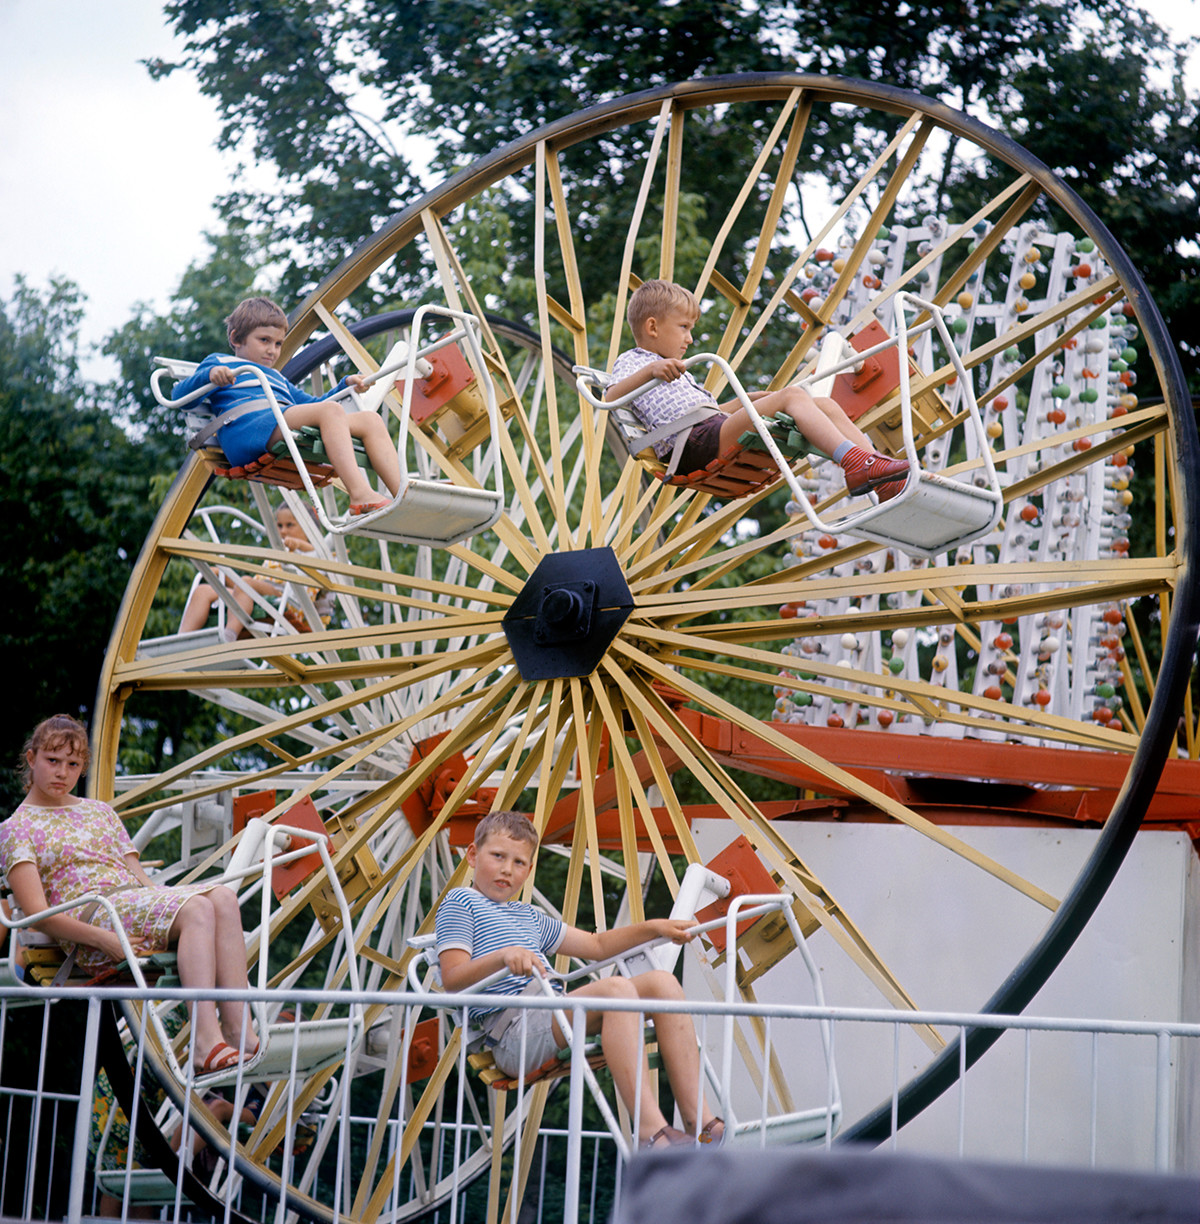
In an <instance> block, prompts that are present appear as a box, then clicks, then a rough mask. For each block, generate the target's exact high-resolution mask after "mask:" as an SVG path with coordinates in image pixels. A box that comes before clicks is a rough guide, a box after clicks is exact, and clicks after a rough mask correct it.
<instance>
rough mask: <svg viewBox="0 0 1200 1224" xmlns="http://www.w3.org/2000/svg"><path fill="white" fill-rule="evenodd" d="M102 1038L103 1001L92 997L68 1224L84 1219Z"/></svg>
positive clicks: (69, 1192) (84, 1053)
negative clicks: (93, 1102)
mask: <svg viewBox="0 0 1200 1224" xmlns="http://www.w3.org/2000/svg"><path fill="white" fill-rule="evenodd" d="M99 1038H100V999H99V997H98V996H97V995H92V997H91V998H90V999H88V1005H87V1028H86V1029H85V1031H84V1037H83V1067H82V1068H81V1069H80V1072H79V1108H78V1110H77V1111H76V1113H75V1140H74V1147H73V1148H72V1151H71V1182H70V1189H69V1191H68V1194H67V1220H68V1224H78V1222H79V1220H80V1219H81V1218H82V1217H83V1188H84V1182H85V1181H86V1179H87V1167H88V1135H89V1131H90V1129H91V1125H92V1097H93V1095H94V1094H95V1090H96V1046H97V1043H98V1042H99Z"/></svg>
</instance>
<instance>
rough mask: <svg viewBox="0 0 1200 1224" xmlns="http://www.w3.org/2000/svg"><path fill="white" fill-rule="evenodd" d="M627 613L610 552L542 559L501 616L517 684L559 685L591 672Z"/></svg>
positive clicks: (621, 578) (628, 603)
mask: <svg viewBox="0 0 1200 1224" xmlns="http://www.w3.org/2000/svg"><path fill="white" fill-rule="evenodd" d="M632 611H633V594H632V592H631V591H630V589H629V584H628V583H627V582H626V581H625V575H624V574H623V573H622V572H621V567H620V565H619V564H618V562H617V557H616V554H615V553H614V552H613V550H612V549H611V548H585V549H581V550H579V551H577V552H565V553H555V554H553V555H551V556H549V557H543V558H542V560H541V561H540V562H539V563H538V565H537V567H536V568H535V569H534V571H533V573H532V574H530V575H529V581H528V582H526V584H525V586H524V588H523V589H522V591H521V593H520V594H519V595H518V596H517V598H516V600H515V601H514V602H513V605H512V607H511V608H510V609H509V610H508V612H507V613H506V614H505V616H504V622H503V624H504V634H505V636H506V637H507V638H508V644H509V646H510V647H511V648H512V652H513V658H514V659H516V661H517V667H518V669H519V670H520V672H521V678H522V679H523V680H564V679H568V678H570V677H579V676H589V675H591V673H592V672H593V671H595V670H596V667H597V665H598V664H599V662H600V660H601V659H602V658H603V657H604V653H605V651H606V650H608V648H609V646H610V644H611V643H612V641H613V639H614V638H615V637H616V636H617V634H618V632H619V631H620V629H621V626H622V625H623V624H624V623H625V621H626V620H628V618H629V614H630V613H631V612H632Z"/></svg>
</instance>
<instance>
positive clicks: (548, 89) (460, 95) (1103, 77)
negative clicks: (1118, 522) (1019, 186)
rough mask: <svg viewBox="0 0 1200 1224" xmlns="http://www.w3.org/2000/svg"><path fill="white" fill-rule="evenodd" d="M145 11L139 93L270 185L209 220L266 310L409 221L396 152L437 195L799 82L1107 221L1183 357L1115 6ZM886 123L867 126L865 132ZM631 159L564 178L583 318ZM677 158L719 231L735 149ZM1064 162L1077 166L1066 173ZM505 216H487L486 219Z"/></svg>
mask: <svg viewBox="0 0 1200 1224" xmlns="http://www.w3.org/2000/svg"><path fill="white" fill-rule="evenodd" d="M165 11H166V13H167V16H168V18H169V19H170V20H171V21H172V22H173V24H174V25H175V28H176V29H177V31H178V32H179V34H180V35H181V36H182V37H183V38H184V40H185V51H184V54H183V55H182V57H181V58H180V59H179V61H178V62H177V63H164V62H161V61H158V62H155V63H153V64H152V65H151V66H150V67H151V71H152V72H153V73H154V74H155V75H157V76H165V75H167V74H169V73H170V72H173V71H176V70H179V69H186V70H189V71H192V72H195V73H196V74H197V76H198V78H199V80H200V83H201V88H202V89H203V90H204V92H205V93H207V94H209V95H210V96H211V97H213V98H214V100H215V101H216V103H217V107H218V110H219V112H220V114H221V117H222V121H223V125H224V126H223V129H222V136H221V144H222V146H223V147H225V148H230V149H235V148H236V149H243V150H245V151H246V155H247V159H250V158H253V159H254V160H255V161H257V162H258V163H260V164H261V163H264V162H265V163H267V164H268V165H270V166H271V167H273V169H274V170H275V172H276V174H277V176H278V180H279V190H274V189H273V190H270V191H267V192H257V193H256V192H253V191H250V190H247V189H238V190H235V191H234V192H233V193H231V194H230V195H229V196H228V197H227V198H226V199H225V200H224V201H223V204H222V207H223V209H224V212H225V215H226V216H227V217H230V218H233V217H238V218H248V219H249V220H250V221H251V223H252V225H253V226H254V227H255V228H257V229H260V230H261V231H262V232H264V234H267V233H269V235H270V238H271V240H272V243H273V246H272V250H273V253H274V254H275V255H276V256H277V257H279V258H280V259H281V260H282V263H283V272H282V275H281V283H282V286H283V289H284V291H285V292H286V293H288V294H292V295H295V296H298V295H299V294H301V293H302V292H304V291H307V290H308V289H310V288H312V286H313V285H314V284H315V283H316V281H317V280H318V279H319V277H320V275H321V274H323V273H324V272H327V271H328V270H330V269H331V268H332V267H334V266H335V265H336V263H337V262H339V261H340V260H341V259H342V258H343V257H344V256H345V255H346V254H347V253H348V252H349V251H350V249H351V248H352V246H353V245H354V244H355V243H356V242H357V241H359V240H361V239H362V238H364V237H365V236H367V235H368V234H370V233H372V232H373V231H374V230H375V229H376V228H377V227H378V226H379V225H380V224H381V223H382V222H383V221H384V220H386V219H387V218H388V217H389V216H391V215H393V214H394V213H395V212H396V211H397V210H398V209H399V208H400V207H401V206H402V205H404V204H405V203H407V202H408V201H409V200H410V199H411V197H412V195H413V193H414V192H415V191H416V190H417V173H416V171H415V168H414V166H413V164H412V163H411V160H410V157H409V156H408V155H407V154H406V153H405V152H402V150H407V149H411V148H413V147H415V146H414V145H413V143H412V138H413V137H420V138H423V139H424V140H426V141H428V142H430V143H431V144H432V147H433V150H434V151H433V153H432V156H431V165H432V167H433V169H434V170H435V171H439V172H443V173H448V172H451V171H453V170H455V169H457V168H460V167H462V166H463V165H465V164H467V163H468V162H470V161H473V160H475V159H477V158H479V157H482V156H485V155H487V154H489V153H491V152H493V151H494V150H495V149H496V148H497V146H498V145H500V144H502V143H504V142H507V141H509V140H512V139H514V138H516V137H518V136H520V135H522V134H524V133H527V132H529V131H531V130H533V129H535V128H536V127H538V126H539V125H541V124H543V123H546V122H549V121H551V120H554V119H558V118H561V117H564V116H566V115H569V114H570V113H572V112H574V111H576V110H578V109H580V108H582V107H586V106H589V105H592V104H594V103H597V102H601V101H604V100H607V99H610V98H613V97H616V96H619V95H621V94H624V93H628V92H633V91H636V90H639V89H644V88H649V87H652V86H655V85H661V84H664V83H667V82H671V81H678V80H684V79H687V78H689V77H693V76H696V75H700V74H713V73H727V72H746V71H769V70H792V69H794V68H796V67H797V66H799V67H800V68H803V69H807V70H812V71H820V72H834V73H838V74H841V75H846V76H853V77H861V78H865V79H869V80H878V81H886V82H887V83H889V84H893V85H898V86H901V87H903V88H907V89H913V90H922V91H925V92H927V93H930V94H932V95H934V96H936V97H938V98H940V99H942V100H944V101H945V102H947V103H948V104H950V105H952V106H955V107H958V108H961V109H966V110H969V111H971V112H972V113H976V114H979V113H982V114H984V116H985V117H989V118H990V119H991V120H992V121H993V122H996V123H998V124H1000V125H1001V126H1002V127H1006V128H1008V130H1010V131H1011V132H1012V133H1013V134H1014V135H1015V136H1016V137H1017V138H1018V139H1024V140H1025V141H1026V143H1027V144H1028V145H1029V146H1030V147H1031V149H1032V150H1033V151H1034V152H1035V153H1037V154H1038V155H1039V156H1042V157H1043V158H1044V159H1045V160H1046V161H1047V162H1048V163H1049V164H1050V165H1051V166H1052V167H1054V168H1057V169H1060V170H1061V171H1063V172H1064V173H1065V174H1066V176H1067V178H1068V180H1069V181H1071V182H1072V184H1073V185H1076V186H1078V187H1080V188H1081V190H1082V193H1083V194H1084V195H1085V197H1090V201H1091V202H1092V203H1094V204H1095V205H1096V207H1097V211H1098V212H1099V213H1100V215H1101V216H1104V217H1113V216H1115V217H1116V218H1117V220H1118V222H1119V224H1118V225H1117V226H1116V228H1117V229H1118V230H1119V237H1120V240H1121V241H1122V243H1123V245H1124V246H1125V247H1126V250H1127V251H1128V252H1129V254H1130V255H1131V256H1132V257H1133V259H1134V261H1135V263H1136V264H1137V265H1138V266H1139V267H1140V268H1141V269H1142V271H1143V274H1144V275H1145V276H1146V278H1147V281H1148V283H1149V284H1150V288H1151V290H1152V292H1153V293H1154V295H1155V297H1156V299H1157V300H1158V301H1159V303H1160V306H1161V307H1162V308H1163V309H1164V311H1165V312H1166V313H1167V314H1168V323H1169V325H1170V326H1171V327H1172V328H1173V329H1176V330H1178V331H1179V332H1180V334H1181V335H1182V336H1183V337H1185V344H1184V347H1185V351H1186V352H1188V353H1189V354H1192V355H1193V356H1194V355H1195V354H1196V352H1197V345H1196V343H1195V329H1196V327H1197V324H1196V322H1195V318H1196V311H1195V309H1194V307H1195V305H1196V298H1195V295H1196V293H1197V292H1200V291H1198V290H1196V288H1195V284H1196V281H1195V277H1194V272H1195V268H1194V264H1195V257H1194V254H1192V255H1189V253H1188V252H1189V250H1191V249H1192V248H1189V247H1188V245H1187V244H1188V242H1189V241H1190V240H1192V239H1193V238H1194V235H1195V231H1196V216H1197V211H1198V210H1197V207H1196V201H1197V197H1198V195H1200V165H1198V163H1197V155H1196V150H1195V141H1194V129H1195V124H1196V100H1195V98H1194V97H1189V95H1188V94H1187V92H1186V90H1185V88H1184V86H1183V83H1182V74H1181V64H1180V62H1179V61H1178V60H1177V59H1173V58H1172V56H1171V54H1170V52H1169V48H1168V43H1167V39H1166V36H1165V35H1164V33H1163V31H1162V30H1161V29H1159V27H1158V26H1157V25H1155V24H1154V23H1153V22H1152V21H1151V20H1150V19H1149V18H1148V17H1147V16H1146V14H1145V13H1144V12H1142V10H1140V9H1139V8H1137V7H1136V6H1134V5H1129V4H1125V3H1122V2H1121V0H1000V2H992V3H988V4H981V3H978V2H977V0H941V2H937V3H932V2H930V3H921V4H910V5H898V6H868V7H864V6H863V5H861V4H858V3H854V2H853V0H831V2H830V3H825V4H821V5H817V4H814V3H811V0H809V2H802V3H783V2H782V0H766V2H763V3H750V2H749V0H720V2H714V0H677V2H676V3H673V4H670V5H651V4H647V3H643V2H636V0H623V2H622V0H539V2H538V3H527V2H523V3H515V2H514V0H498V2H497V0H490V2H488V3H484V2H483V0H414V2H413V3H409V4H405V5H395V4H392V3H391V2H390V0H363V3H361V4H358V5H352V6H351V5H335V4H332V3H329V2H328V0H236V2H235V3H222V4H218V3H215V0H169V2H168V3H167V4H166V6H165ZM1160 80H1161V81H1162V82H1164V83H1163V84H1158V83H1157V82H1158V81H1160ZM1068 110H1070V117H1069V119H1068V118H1067V117H1066V113H1065V112H1067V111H1068ZM891 122H892V120H890V119H889V118H888V117H887V116H879V117H878V120H877V123H878V127H879V132H878V133H877V134H878V135H880V136H881V135H883V134H885V133H886V132H887V131H888V128H889V125H890V124H891ZM643 139H644V135H643V134H642V133H640V132H638V131H626V132H622V133H614V134H610V135H608V136H605V137H600V138H597V139H596V140H595V141H594V142H593V144H594V156H592V157H591V158H590V159H588V164H589V165H590V171H589V172H583V173H584V178H583V180H582V181H581V180H580V177H579V176H580V174H581V171H580V167H579V164H578V163H575V164H574V165H573V175H574V185H575V186H576V188H577V190H576V193H575V197H574V200H575V201H578V206H577V207H575V208H574V211H573V222H574V224H575V225H576V227H577V233H578V236H579V239H580V241H579V250H580V252H581V259H582V260H583V264H582V266H581V276H582V277H583V279H584V283H585V288H586V289H587V290H588V293H589V297H590V298H591V299H593V300H595V299H596V298H598V297H599V296H601V293H602V291H603V290H602V288H601V292H597V291H596V290H597V285H599V286H601V287H603V286H604V285H607V284H611V283H612V281H613V279H614V277H615V268H614V265H615V261H616V259H617V258H618V257H619V256H618V252H619V249H620V241H621V239H622V238H623V235H624V232H625V227H626V224H627V220H628V215H629V206H630V201H631V198H632V193H633V192H634V190H635V189H636V184H634V183H633V182H630V181H626V179H625V177H624V173H625V169H626V168H628V167H629V166H631V165H635V164H636V160H637V155H638V153H639V151H640V149H639V145H640V143H641V141H642V140H643ZM689 140H690V141H691V142H693V143H699V142H702V143H704V145H705V151H706V154H707V156H706V157H705V159H704V164H705V166H706V170H705V173H704V179H703V181H702V182H699V181H689V182H685V184H684V188H685V190H689V191H693V192H695V193H696V194H697V196H698V197H699V198H702V199H703V200H704V202H705V204H706V206H707V208H708V210H709V214H710V215H711V216H720V215H722V214H723V212H724V210H725V205H726V203H727V200H728V198H729V193H730V191H732V190H734V189H735V186H736V185H737V184H740V182H741V180H742V177H743V174H744V168H745V164H746V159H747V157H748V156H749V151H750V150H751V149H753V148H755V147H756V143H755V141H754V139H753V136H752V134H751V133H747V132H744V131H739V130H736V128H734V127H733V126H732V125H730V126H728V127H724V126H722V124H721V123H719V122H711V121H707V120H704V119H698V121H697V122H696V123H694V124H692V125H690V135H689ZM813 145H814V147H816V148H818V149H820V150H821V151H822V161H821V165H820V166H814V165H812V164H808V165H806V166H802V167H801V168H800V169H801V171H803V170H805V169H819V170H820V171H821V172H822V173H823V174H825V175H826V176H827V177H830V178H832V179H835V180H838V179H842V180H845V179H847V178H850V177H853V176H854V175H856V174H857V173H858V172H859V170H860V169H861V165H862V159H863V157H864V156H866V155H867V154H868V152H869V150H870V149H871V148H872V146H873V141H872V140H871V139H870V137H869V133H868V134H867V138H866V139H864V133H863V132H862V130H861V129H860V128H851V127H850V126H849V125H847V126H846V127H845V128H844V129H842V130H832V129H826V130H822V131H820V132H817V131H814V132H813ZM953 152H954V150H953V148H951V149H949V150H948V152H947V157H946V163H945V166H944V167H943V169H942V172H941V175H940V178H939V179H938V180H937V181H934V182H931V184H930V191H931V204H933V205H934V206H935V207H936V206H939V205H940V206H944V205H945V203H946V200H947V199H948V198H951V197H952V194H953V193H952V192H950V190H949V189H950V188H951V187H952V186H954V185H955V183H956V180H957V179H959V178H961V177H962V176H964V175H966V174H969V170H968V169H967V168H965V167H961V166H958V165H956V164H955V162H954V160H953ZM1085 153H1086V154H1088V155H1090V157H1091V158H1092V161H1093V162H1094V165H1089V164H1087V163H1086V162H1085V161H1084V160H1081V157H1082V155H1083V154H1085ZM694 164H695V159H691V162H690V165H689V169H688V172H689V173H695V171H694V169H692V167H694ZM504 204H505V202H504V201H503V200H499V199H493V200H492V201H491V204H490V207H492V208H493V209H502V208H503V207H504ZM527 211H528V210H527V209H524V210H517V209H514V210H513V217H512V233H513V241H512V245H511V249H512V250H513V251H514V252H515V255H516V259H515V261H514V265H513V266H512V267H510V268H509V273H510V275H511V276H512V277H515V278H516V279H517V280H518V282H520V281H521V278H527V277H528V276H529V274H530V260H531V253H530V252H531V246H532V244H531V242H529V241H528V240H527V235H526V234H525V233H524V232H523V230H522V226H523V225H525V224H527V221H526V220H525V214H526V213H527ZM737 237H738V236H737V235H735V236H734V241H732V242H730V243H729V244H728V248H727V249H728V251H729V256H728V258H729V260H731V261H732V260H736V258H737V251H738V242H737ZM745 237H749V236H748V235H746V236H745ZM722 271H724V272H725V274H726V275H730V273H731V272H733V273H736V271H737V269H736V268H728V267H727V268H722ZM377 289H378V292H379V294H380V298H381V300H386V299H388V298H392V299H394V298H396V297H397V296H403V295H407V296H409V297H410V298H413V299H414V300H415V299H418V298H419V297H420V295H421V293H422V292H424V291H427V289H428V286H427V284H426V283H425V280H424V279H423V275H422V272H421V269H419V268H418V267H406V266H404V265H396V266H393V267H390V268H389V269H388V270H387V272H386V273H385V275H384V277H383V278H381V279H380V280H379V281H378V284H377Z"/></svg>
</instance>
